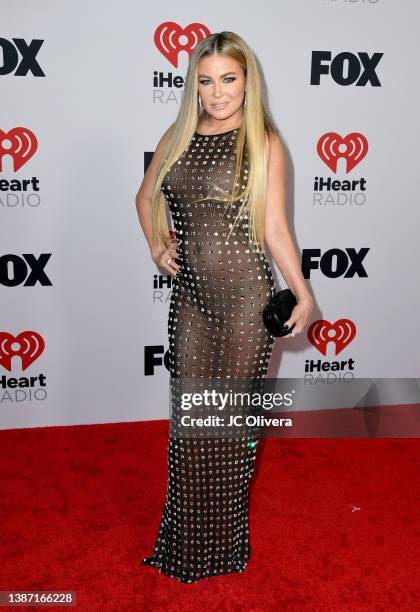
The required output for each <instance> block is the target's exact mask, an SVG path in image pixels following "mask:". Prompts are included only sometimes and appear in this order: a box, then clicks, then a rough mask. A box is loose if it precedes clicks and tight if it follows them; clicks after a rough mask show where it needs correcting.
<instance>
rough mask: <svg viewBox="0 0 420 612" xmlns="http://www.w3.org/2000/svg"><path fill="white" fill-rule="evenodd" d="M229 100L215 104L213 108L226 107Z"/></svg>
mask: <svg viewBox="0 0 420 612" xmlns="http://www.w3.org/2000/svg"><path fill="white" fill-rule="evenodd" d="M226 105H227V102H220V103H219V104H213V108H225V106H226Z"/></svg>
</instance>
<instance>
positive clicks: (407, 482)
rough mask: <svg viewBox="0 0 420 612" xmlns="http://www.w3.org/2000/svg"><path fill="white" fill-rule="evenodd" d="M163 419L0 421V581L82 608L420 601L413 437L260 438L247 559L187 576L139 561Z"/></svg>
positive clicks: (358, 605) (350, 606) (344, 606)
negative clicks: (16, 425)
mask: <svg viewBox="0 0 420 612" xmlns="http://www.w3.org/2000/svg"><path fill="white" fill-rule="evenodd" d="M167 432H168V422H167V421H160V422H146V423H119V424H110V425H85V426H76V427H47V428H36V429H26V430H12V431H2V432H0V438H1V449H0V460H1V463H0V465H1V468H0V469H1V483H0V484H1V494H2V504H1V517H0V520H1V569H0V590H3V591H4V590H12V589H14V590H25V589H26V590H44V591H45V590H72V591H76V598H77V605H76V608H78V609H79V610H83V611H85V610H86V611H90V610H98V611H99V610H101V611H105V610H118V611H120V610H121V611H123V610H124V611H127V610H128V611H131V610H133V611H143V610H188V611H196V610H228V611H230V610H232V611H233V610H243V609H246V610H247V611H263V610H264V611H266V610H282V611H283V610H319V611H321V610H322V611H331V610H333V611H335V610H343V611H359V610H366V611H367V610H369V611H371V610H375V611H376V610H397V611H401V610H410V611H413V610H415V609H419V608H418V602H419V589H418V584H419V573H418V563H419V560H418V550H417V551H416V547H417V549H418V545H419V520H418V519H419V510H418V508H419V464H420V452H419V450H420V444H419V440H417V439H393V440H392V439H388V440H386V439H377V440H368V439H361V440H353V439H351V440H347V439H341V440H338V439H337V440H332V439H317V440H311V439H283V440H276V439H269V440H264V441H262V442H261V443H260V444H261V446H260V454H259V459H258V463H257V471H256V474H254V480H253V485H252V487H251V505H250V507H251V511H250V530H251V534H250V538H251V547H252V552H251V561H250V563H249V565H248V568H247V569H246V570H245V572H244V573H243V574H234V575H227V576H221V577H212V578H208V579H206V580H203V581H200V582H198V583H196V584H191V585H189V584H179V583H177V582H176V581H175V580H173V579H171V578H168V577H166V576H163V575H161V574H160V573H158V572H157V571H156V570H155V569H154V568H151V567H148V566H145V565H144V564H140V559H141V558H142V557H144V556H145V555H147V554H149V553H150V552H151V548H152V544H153V542H154V539H155V535H156V532H157V528H158V524H159V520H160V516H161V511H162V506H163V501H164V497H165V486H166V441H167ZM33 609H35V608H33ZM36 609H45V610H46V609H51V608H47V607H42V608H36ZM72 609H74V608H72Z"/></svg>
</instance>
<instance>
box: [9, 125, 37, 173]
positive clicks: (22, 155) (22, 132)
mask: <svg viewBox="0 0 420 612" xmlns="http://www.w3.org/2000/svg"><path fill="white" fill-rule="evenodd" d="M5 141H10V143H9V142H8V143H7V144H6V142H5ZM37 148H38V141H37V139H36V136H35V134H34V133H33V132H31V130H28V128H25V127H15V128H13V129H12V130H9V131H8V132H3V130H0V172H3V166H2V160H3V155H11V157H12V159H13V170H14V171H15V172H17V170H19V168H21V167H22V166H23V165H24V164H26V162H27V161H28V160H29V159H31V157H32V155H34V153H35V151H36V150H37Z"/></svg>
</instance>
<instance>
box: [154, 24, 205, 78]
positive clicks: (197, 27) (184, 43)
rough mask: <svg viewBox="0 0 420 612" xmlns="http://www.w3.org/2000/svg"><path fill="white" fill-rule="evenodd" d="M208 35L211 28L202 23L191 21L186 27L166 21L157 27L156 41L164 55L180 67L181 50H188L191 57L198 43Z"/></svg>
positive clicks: (176, 66) (173, 64) (175, 65)
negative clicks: (179, 56)
mask: <svg viewBox="0 0 420 612" xmlns="http://www.w3.org/2000/svg"><path fill="white" fill-rule="evenodd" d="M207 36H210V30H209V29H208V28H206V26H205V25H203V24H202V23H190V24H189V25H188V26H187V27H186V28H181V26H179V25H178V24H177V23H175V22H174V21H165V23H161V24H160V26H158V27H157V28H156V30H155V34H154V41H155V45H156V47H157V48H158V49H159V51H160V52H161V53H162V55H164V56H165V57H166V59H167V60H168V61H169V62H171V64H172V66H174V67H175V68H178V55H179V52H180V51H186V52H187V53H188V57H190V56H191V53H192V52H193V51H194V49H195V48H196V46H197V45H198V43H199V42H201V41H202V40H203V39H204V38H207ZM182 38H183V39H184V40H182Z"/></svg>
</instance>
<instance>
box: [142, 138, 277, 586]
mask: <svg viewBox="0 0 420 612" xmlns="http://www.w3.org/2000/svg"><path fill="white" fill-rule="evenodd" d="M238 131H239V130H238V129H233V130H229V131H228V132H223V133H221V134H217V135H212V136H205V135H201V134H199V133H198V132H195V133H194V135H193V137H192V139H191V142H190V144H189V146H188V147H187V149H186V150H185V151H184V153H183V154H182V155H181V157H180V158H179V159H178V160H177V161H176V162H175V163H174V164H173V165H172V167H171V168H170V170H169V172H168V174H167V175H166V177H165V179H164V181H163V183H162V187H161V190H162V191H163V192H164V194H165V197H166V200H167V202H168V206H169V209H170V212H171V216H172V220H173V224H174V229H175V231H176V236H177V239H179V240H180V241H181V243H182V244H181V245H180V247H179V249H178V253H179V254H180V256H181V259H180V260H178V262H179V263H180V265H181V268H180V270H179V271H178V273H177V276H176V277H175V278H174V281H173V290H172V295H171V300H170V308H169V318H168V336H169V363H170V377H171V378H175V377H191V378H194V377H206V378H225V379H228V378H248V377H249V378H256V379H258V378H261V377H264V376H265V375H266V372H267V368H268V363H269V359H270V356H271V351H272V344H273V341H274V338H273V336H271V334H270V333H269V332H268V331H267V330H266V328H265V326H264V324H263V321H262V309H263V308H264V306H265V304H266V303H267V302H268V300H269V299H270V297H271V296H272V295H273V293H274V292H275V285H274V279H273V275H272V271H271V268H270V265H269V262H268V260H267V258H266V256H265V254H264V252H263V251H261V250H260V249H258V248H257V247H253V246H252V244H251V243H250V242H249V241H248V231H249V228H248V215H247V213H245V214H244V215H243V217H242V218H241V219H240V222H239V225H236V227H235V229H234V230H233V232H232V235H231V237H230V238H229V240H228V241H227V236H228V233H229V229H230V226H231V225H230V224H231V222H232V220H233V219H234V218H235V217H236V213H237V211H238V206H239V205H240V202H238V201H235V202H234V203H233V206H232V207H231V208H229V210H228V214H226V212H227V211H226V210H225V207H226V206H229V204H228V203H226V202H221V201H217V200H214V199H213V200H212V199H211V198H209V199H208V200H205V201H201V202H196V199H198V198H199V197H203V196H206V195H208V194H211V193H212V189H214V184H216V185H219V186H220V187H222V188H223V189H224V190H227V189H228V190H231V188H232V186H233V181H234V177H235V167H236V148H235V143H236V137H237V134H238ZM247 175H248V156H247V151H246V148H245V155H244V158H243V164H242V168H241V173H240V179H241V180H242V187H245V185H246V182H245V181H246V180H247V178H248V176H247ZM223 213H225V214H224V216H223ZM222 217H223V218H222ZM257 442H258V441H256V442H254V443H253V444H250V443H249V439H248V438H215V437H213V438H207V439H179V438H175V437H172V436H171V435H169V439H168V481H167V493H166V500H165V505H164V508H163V514H162V518H161V521H160V525H159V529H158V533H157V538H156V541H155V545H154V549H153V551H152V554H151V556H149V557H146V558H143V559H142V560H141V562H143V563H146V564H148V565H150V566H153V567H155V568H156V569H158V570H159V571H160V572H161V573H163V574H165V575H167V576H171V577H173V578H175V579H177V580H178V581H180V582H184V583H192V582H195V581H197V580H200V579H201V578H206V577H210V576H216V575H220V574H227V573H230V572H243V571H244V569H245V568H246V566H247V563H248V561H249V558H250V544H249V540H248V536H249V528H248V493H249V490H248V488H249V483H250V479H251V477H252V474H253V471H254V464H255V459H256V453H257V449H258V443H257Z"/></svg>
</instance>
